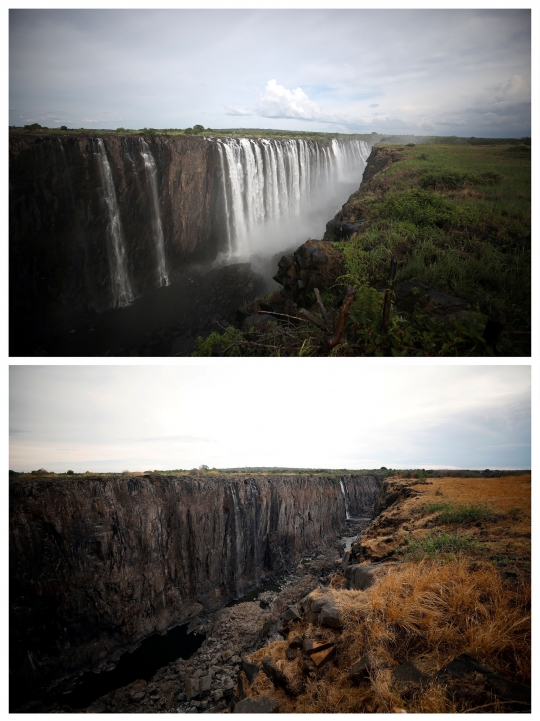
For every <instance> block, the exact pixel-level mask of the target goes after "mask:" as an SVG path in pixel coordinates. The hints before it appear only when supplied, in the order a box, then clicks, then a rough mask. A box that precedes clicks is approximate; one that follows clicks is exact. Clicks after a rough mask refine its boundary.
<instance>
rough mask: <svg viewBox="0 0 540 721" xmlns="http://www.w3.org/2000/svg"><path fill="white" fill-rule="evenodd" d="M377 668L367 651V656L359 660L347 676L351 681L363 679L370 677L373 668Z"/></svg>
mask: <svg viewBox="0 0 540 721" xmlns="http://www.w3.org/2000/svg"><path fill="white" fill-rule="evenodd" d="M374 668H375V664H374V662H373V659H372V658H371V656H370V655H369V653H366V655H365V656H362V658H361V659H360V660H359V661H357V662H356V663H355V664H354V666H353V667H352V668H351V670H350V671H349V673H348V674H347V678H348V679H349V680H350V681H356V682H358V681H361V680H362V679H365V678H369V676H370V674H371V672H372V670H373V669H374Z"/></svg>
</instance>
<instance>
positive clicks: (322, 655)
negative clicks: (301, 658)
mask: <svg viewBox="0 0 540 721" xmlns="http://www.w3.org/2000/svg"><path fill="white" fill-rule="evenodd" d="M335 653H336V647H335V646H330V648H325V649H324V650H322V651H316V652H315V653H312V654H311V660H312V661H313V663H314V664H315V666H317V668H320V667H321V666H323V665H324V664H325V663H326V662H327V661H330V659H331V658H333V657H334V654H335Z"/></svg>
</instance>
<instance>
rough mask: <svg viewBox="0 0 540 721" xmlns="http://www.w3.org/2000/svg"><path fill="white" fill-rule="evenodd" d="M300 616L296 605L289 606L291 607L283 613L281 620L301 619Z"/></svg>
mask: <svg viewBox="0 0 540 721" xmlns="http://www.w3.org/2000/svg"><path fill="white" fill-rule="evenodd" d="M300 618H301V616H300V612H299V611H298V608H297V607H296V606H289V608H288V609H287V610H286V611H284V612H283V613H282V614H281V620H282V621H285V622H291V621H299V620H300Z"/></svg>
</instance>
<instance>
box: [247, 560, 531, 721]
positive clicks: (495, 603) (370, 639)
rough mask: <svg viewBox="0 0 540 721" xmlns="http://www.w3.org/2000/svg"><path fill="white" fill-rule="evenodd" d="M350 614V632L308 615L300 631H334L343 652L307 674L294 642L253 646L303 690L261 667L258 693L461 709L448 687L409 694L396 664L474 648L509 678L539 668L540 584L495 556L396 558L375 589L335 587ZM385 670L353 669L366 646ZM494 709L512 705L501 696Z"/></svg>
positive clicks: (297, 706)
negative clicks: (534, 627) (538, 606)
mask: <svg viewBox="0 0 540 721" xmlns="http://www.w3.org/2000/svg"><path fill="white" fill-rule="evenodd" d="M332 594H333V596H334V598H335V599H336V601H337V603H338V604H339V606H340V608H341V612H342V617H343V621H344V628H343V630H342V631H341V632H339V631H333V630H332V629H324V628H313V627H310V625H309V624H308V623H307V622H306V621H303V622H302V623H301V624H299V625H296V626H294V628H293V630H292V631H291V633H290V638H291V637H292V636H293V635H296V634H300V635H301V634H303V633H307V634H308V635H309V636H310V637H315V636H317V637H319V638H320V639H321V640H326V639H333V640H334V641H335V643H336V646H337V655H336V659H335V662H333V663H330V664H328V665H327V666H325V667H323V668H322V669H320V670H319V671H318V672H316V673H315V674H313V676H312V677H311V678H309V677H307V676H306V675H305V674H304V673H303V671H302V669H301V663H302V658H301V654H299V656H298V658H296V659H294V660H293V661H287V660H286V658H285V649H286V648H287V645H288V642H286V641H281V642H278V643H274V644H272V645H271V646H268V647H266V648H263V649H260V650H259V651H257V652H256V653H254V654H252V656H251V657H250V658H251V660H253V661H257V662H258V663H260V662H261V661H262V659H263V658H267V657H272V658H273V659H274V662H275V663H276V665H277V666H278V668H280V669H281V670H282V671H283V673H284V674H285V675H286V676H287V678H288V680H289V683H290V685H291V688H292V689H293V691H294V692H295V694H296V695H294V694H293V695H289V696H287V694H285V692H284V691H282V690H279V689H275V688H274V687H273V685H272V683H271V682H270V681H269V679H267V677H266V676H265V675H264V674H262V673H261V674H259V676H258V678H257V679H256V681H255V683H254V685H253V688H252V689H247V690H248V693H249V694H254V695H265V696H271V697H274V698H276V699H277V700H279V702H280V711H281V712H282V713H336V712H339V713H354V712H368V713H369V712H371V713H392V712H395V711H396V710H399V709H405V710H406V711H407V712H417V713H453V712H455V711H456V710H463V708H460V709H457V708H456V705H455V704H454V702H453V701H452V699H451V698H448V697H447V695H446V693H445V689H444V688H443V687H441V686H437V685H431V686H429V687H427V688H426V689H424V690H421V689H419V690H418V692H417V693H416V694H413V695H412V696H411V695H410V694H408V695H405V696H403V695H402V694H401V693H400V691H399V689H398V688H397V687H396V686H395V685H394V684H392V681H391V669H392V668H395V667H396V666H398V665H400V664H401V663H403V662H404V661H406V660H409V659H415V660H416V661H417V664H418V666H419V667H420V668H422V670H423V671H424V672H426V673H428V674H430V673H434V672H435V671H437V670H439V669H440V668H441V667H442V666H444V665H445V664H446V663H447V662H448V661H450V660H451V659H452V658H455V657H456V656H458V655H460V654H461V653H469V654H471V655H472V656H474V657H475V658H476V659H477V660H479V661H480V662H481V663H483V664H484V665H485V666H486V667H487V668H489V669H490V670H493V671H495V672H497V673H500V674H501V675H502V676H504V677H505V678H509V679H512V680H516V681H520V682H523V681H525V682H527V679H528V678H530V642H529V639H530V636H529V634H530V615H529V604H530V588H529V586H528V585H527V584H526V583H523V582H522V583H519V584H517V585H516V584H514V585H513V586H510V585H508V583H506V582H505V581H504V579H503V577H502V576H501V574H500V573H499V571H498V570H497V569H496V568H495V567H494V566H493V565H492V564H489V563H486V562H480V561H471V559H465V558H458V559H455V560H454V561H452V562H450V563H447V564H439V563H435V562H432V561H423V562H421V563H413V562H407V563H403V564H400V565H398V566H396V567H395V568H393V569H392V570H391V571H390V572H389V573H388V574H387V575H385V576H383V577H382V578H380V579H379V580H378V581H377V583H376V584H375V585H374V586H372V587H371V588H370V589H369V590H368V591H365V592H364V591H347V590H333V591H332ZM368 652H369V654H370V656H371V657H372V658H373V659H375V660H376V663H377V666H378V670H377V671H376V672H375V673H374V674H373V676H372V679H371V683H365V684H361V685H360V686H355V685H354V684H353V683H351V682H350V681H349V680H348V679H347V673H348V671H349V669H350V668H351V667H352V666H353V665H354V663H355V662H356V661H357V660H358V659H359V658H361V657H362V656H363V655H364V654H365V653H368ZM489 710H490V711H497V710H504V707H503V705H502V704H498V703H497V702H496V699H494V705H493V706H490V707H489Z"/></svg>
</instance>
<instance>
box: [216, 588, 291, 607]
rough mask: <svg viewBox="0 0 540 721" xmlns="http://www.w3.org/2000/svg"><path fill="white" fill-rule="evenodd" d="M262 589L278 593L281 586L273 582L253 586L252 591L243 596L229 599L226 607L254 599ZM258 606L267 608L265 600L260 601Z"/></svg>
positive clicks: (262, 591)
mask: <svg viewBox="0 0 540 721" xmlns="http://www.w3.org/2000/svg"><path fill="white" fill-rule="evenodd" d="M264 591H275V592H276V593H279V592H280V591H281V586H278V585H277V584H275V583H263V585H262V586H259V587H258V588H254V589H253V591H250V592H249V593H246V595H245V596H242V597H241V598H235V599H233V600H232V601H229V603H228V604H227V606H226V608H232V607H233V606H238V604H239V603H246V602H247V601H256V600H257V598H258V596H259V594H260V593H264ZM263 604H264V605H263ZM260 606H261V608H268V604H267V603H266V601H260Z"/></svg>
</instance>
